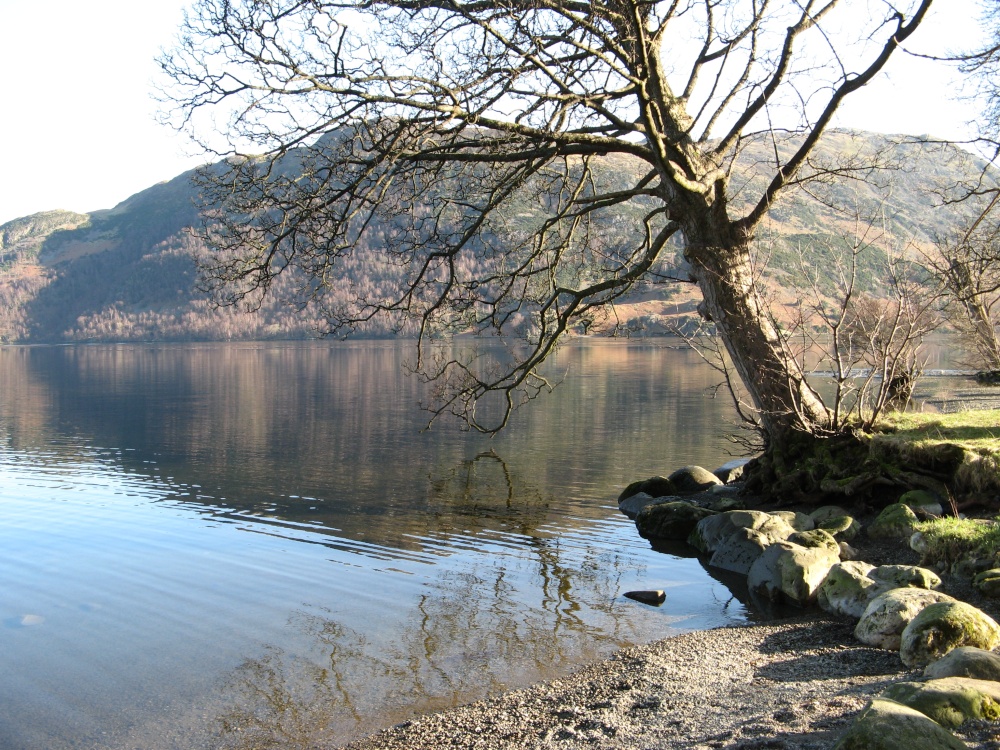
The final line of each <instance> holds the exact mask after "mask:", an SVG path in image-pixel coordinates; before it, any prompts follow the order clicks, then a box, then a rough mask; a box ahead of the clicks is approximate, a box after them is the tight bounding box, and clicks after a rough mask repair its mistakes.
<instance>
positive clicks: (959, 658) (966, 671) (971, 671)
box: [924, 646, 1000, 682]
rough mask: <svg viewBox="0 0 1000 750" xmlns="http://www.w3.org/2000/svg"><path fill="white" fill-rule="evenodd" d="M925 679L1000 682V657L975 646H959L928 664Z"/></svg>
mask: <svg viewBox="0 0 1000 750" xmlns="http://www.w3.org/2000/svg"><path fill="white" fill-rule="evenodd" d="M924 677H925V678H928V679H941V678H942V677H971V678H972V679H975V680H993V681H994V682H1000V656H997V655H996V654H994V653H993V652H992V651H987V650H985V649H982V648H976V647H975V646H959V647H958V648H956V649H953V650H951V651H949V652H948V653H947V654H945V655H944V656H942V657H941V658H940V659H938V660H937V661H932V662H931V663H930V664H928V665H927V668H926V669H925V670H924Z"/></svg>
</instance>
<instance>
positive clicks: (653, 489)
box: [618, 477, 680, 503]
mask: <svg viewBox="0 0 1000 750" xmlns="http://www.w3.org/2000/svg"><path fill="white" fill-rule="evenodd" d="M640 492H644V493H646V494H647V495H649V496H650V497H667V496H668V495H677V494H680V493H679V492H678V491H677V488H676V487H675V486H674V483H673V482H671V481H670V480H669V479H667V478H666V477H650V478H649V479H642V480H640V481H638V482H632V484H630V485H629V486H628V487H626V488H625V489H624V490H622V494H620V495H619V496H618V502H619V503H621V502H622V500H627V499H628V498H630V497H632V496H633V495H638V494H639V493H640Z"/></svg>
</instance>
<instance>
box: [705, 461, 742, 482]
mask: <svg viewBox="0 0 1000 750" xmlns="http://www.w3.org/2000/svg"><path fill="white" fill-rule="evenodd" d="M750 460H751V459H749V458H734V459H733V460H732V461H726V463H724V464H722V466H720V467H719V468H718V469H716V470H715V471H713V472H712V473H713V474H715V476H717V477H718V478H719V481H720V482H722V483H723V484H729V483H730V482H735V481H736V480H738V479H742V477H743V467H745V466H746V465H747V464H748V463H750Z"/></svg>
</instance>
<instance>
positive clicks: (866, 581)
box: [816, 561, 881, 618]
mask: <svg viewBox="0 0 1000 750" xmlns="http://www.w3.org/2000/svg"><path fill="white" fill-rule="evenodd" d="M874 569H875V566H874V565H869V564H868V563H866V562H861V561H851V562H839V563H836V564H835V565H834V566H833V567H832V568H830V572H829V573H828V574H827V576H826V578H825V579H824V580H823V583H821V584H820V586H819V591H817V592H816V602H817V603H818V604H819V606H820V608H821V609H823V611H825V612H829V613H831V614H835V615H846V616H848V617H855V618H858V617H861V615H863V614H864V612H865V607H867V606H868V602H870V601H871V600H872V599H873V598H874V597H875V596H876V595H877V594H878V593H880V592H881V589H880V588H879V586H878V584H877V583H876V582H875V581H873V580H872V579H871V578H869V577H868V572H869V571H871V570H874Z"/></svg>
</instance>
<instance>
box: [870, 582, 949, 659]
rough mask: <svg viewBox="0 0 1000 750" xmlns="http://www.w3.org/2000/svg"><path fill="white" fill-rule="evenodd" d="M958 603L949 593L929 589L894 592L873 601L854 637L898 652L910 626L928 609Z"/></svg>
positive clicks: (888, 592)
mask: <svg viewBox="0 0 1000 750" xmlns="http://www.w3.org/2000/svg"><path fill="white" fill-rule="evenodd" d="M953 601H955V600H954V599H952V598H951V597H950V596H948V595H947V594H942V593H941V592H939V591H929V590H927V589H911V588H901V589H892V590H890V591H886V592H884V593H882V594H879V595H878V596H876V597H875V598H874V599H872V600H871V601H870V602H869V603H868V606H867V607H865V611H864V612H863V613H862V614H861V619H860V620H858V624H857V626H856V627H855V628H854V637H855V638H857V639H858V640H859V641H861V642H862V643H865V644H867V645H869V646H874V647H875V648H884V649H887V650H890V651H892V650H895V649H898V648H899V644H900V640H901V638H902V634H903V631H904V630H905V629H906V626H907V625H909V624H910V621H911V620H913V618H915V617H916V616H917V615H918V614H919V613H920V612H921V610H923V609H924V608H926V607H928V606H930V605H932V604H938V603H942V602H953Z"/></svg>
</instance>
